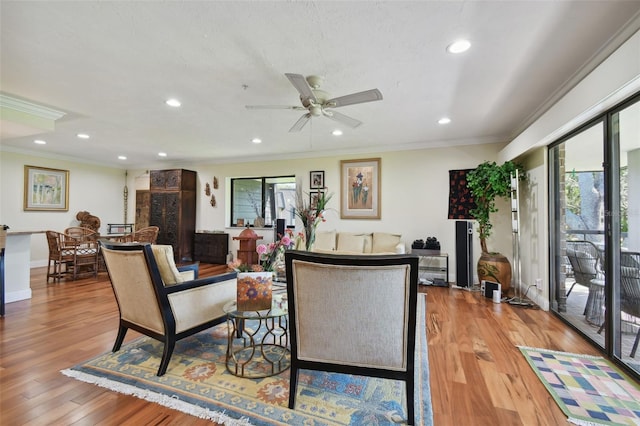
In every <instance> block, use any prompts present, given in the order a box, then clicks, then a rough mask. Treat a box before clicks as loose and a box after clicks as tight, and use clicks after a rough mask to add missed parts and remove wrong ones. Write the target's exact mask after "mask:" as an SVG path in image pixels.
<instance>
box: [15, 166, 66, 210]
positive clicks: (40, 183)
mask: <svg viewBox="0 0 640 426" xmlns="http://www.w3.org/2000/svg"><path fill="white" fill-rule="evenodd" d="M24 210H40V211H65V212H66V211H69V171H68V170H59V169H50V168H47V167H36V166H24Z"/></svg>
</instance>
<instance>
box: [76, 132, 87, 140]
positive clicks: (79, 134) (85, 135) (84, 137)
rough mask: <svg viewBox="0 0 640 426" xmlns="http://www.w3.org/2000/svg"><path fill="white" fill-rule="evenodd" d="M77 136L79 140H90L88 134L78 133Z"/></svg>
mask: <svg viewBox="0 0 640 426" xmlns="http://www.w3.org/2000/svg"><path fill="white" fill-rule="evenodd" d="M76 136H77V137H78V138H80V139H89V137H90V136H89V135H88V134H86V133H78V134H77V135H76Z"/></svg>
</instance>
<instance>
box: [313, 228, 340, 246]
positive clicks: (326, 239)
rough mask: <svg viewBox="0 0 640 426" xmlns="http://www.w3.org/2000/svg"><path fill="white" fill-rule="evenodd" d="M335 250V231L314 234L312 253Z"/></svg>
mask: <svg viewBox="0 0 640 426" xmlns="http://www.w3.org/2000/svg"><path fill="white" fill-rule="evenodd" d="M335 249H336V230H335V229H334V230H333V231H322V232H316V241H315V242H314V243H313V251H316V250H319V251H324V252H327V251H334V250H335Z"/></svg>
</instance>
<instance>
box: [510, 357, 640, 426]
mask: <svg viewBox="0 0 640 426" xmlns="http://www.w3.org/2000/svg"><path fill="white" fill-rule="evenodd" d="M520 351H521V352H522V354H523V355H524V356H525V358H526V359H527V361H528V362H529V365H531V368H533V370H534V371H535V372H536V374H537V375H538V377H539V378H540V380H541V381H542V383H544V385H545V387H546V388H547V390H548V391H549V393H551V395H552V396H553V398H554V399H555V401H556V402H557V403H558V405H559V406H560V408H561V409H562V411H563V412H564V413H565V414H566V415H567V417H568V420H569V422H571V423H574V424H578V425H640V387H639V386H638V385H637V384H636V383H635V382H634V381H633V380H631V379H629V378H628V377H626V376H625V375H624V374H623V373H621V372H620V371H619V370H618V369H616V368H615V367H614V366H613V364H611V363H610V362H609V361H607V360H606V359H604V358H602V357H598V356H590V355H578V354H571V353H566V352H556V351H550V350H546V349H535V348H525V347H520Z"/></svg>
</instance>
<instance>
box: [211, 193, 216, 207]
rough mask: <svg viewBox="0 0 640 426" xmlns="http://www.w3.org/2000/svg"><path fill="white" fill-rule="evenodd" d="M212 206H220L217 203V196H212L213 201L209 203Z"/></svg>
mask: <svg viewBox="0 0 640 426" xmlns="http://www.w3.org/2000/svg"><path fill="white" fill-rule="evenodd" d="M209 203H210V204H211V207H215V206H217V205H218V203H217V202H216V196H215V195H211V201H210V202H209Z"/></svg>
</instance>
